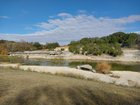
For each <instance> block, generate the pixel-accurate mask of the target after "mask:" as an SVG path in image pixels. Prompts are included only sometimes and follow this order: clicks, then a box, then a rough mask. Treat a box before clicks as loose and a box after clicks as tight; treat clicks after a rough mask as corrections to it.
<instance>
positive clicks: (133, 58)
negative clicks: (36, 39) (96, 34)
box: [11, 49, 140, 62]
mask: <svg viewBox="0 0 140 105" xmlns="http://www.w3.org/2000/svg"><path fill="white" fill-rule="evenodd" d="M35 52H37V51H29V52H28V53H24V52H23V53H17V54H16V53H15V54H11V56H15V55H18V56H23V57H25V58H26V57H27V55H28V56H29V58H35V59H36V58H43V59H68V60H94V61H99V60H105V61H122V62H123V61H125V62H140V50H131V49H123V54H122V55H121V56H117V57H112V56H109V55H104V54H103V55H101V56H93V55H91V56H86V55H80V54H77V55H76V54H72V53H70V52H63V53H62V54H60V55H48V54H45V51H39V53H40V54H39V53H35ZM41 52H42V53H41Z"/></svg>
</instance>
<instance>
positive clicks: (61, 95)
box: [2, 86, 140, 105]
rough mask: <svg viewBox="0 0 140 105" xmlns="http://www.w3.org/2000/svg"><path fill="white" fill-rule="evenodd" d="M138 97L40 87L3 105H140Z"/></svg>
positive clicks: (75, 89)
mask: <svg viewBox="0 0 140 105" xmlns="http://www.w3.org/2000/svg"><path fill="white" fill-rule="evenodd" d="M139 103H140V100H139V98H138V97H131V96H129V95H127V96H123V95H120V94H116V93H108V92H105V91H103V90H98V91H97V90H94V89H89V88H88V87H82V86H81V87H69V88H68V87H63V88H62V87H59V86H39V87H34V88H31V89H26V90H22V91H21V92H20V93H19V94H18V95H15V97H12V98H9V99H8V100H7V101H5V102H4V103H3V104H2V105H139Z"/></svg>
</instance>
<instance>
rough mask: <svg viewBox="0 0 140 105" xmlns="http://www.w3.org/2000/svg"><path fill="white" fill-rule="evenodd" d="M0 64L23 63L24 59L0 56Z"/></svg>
mask: <svg viewBox="0 0 140 105" xmlns="http://www.w3.org/2000/svg"><path fill="white" fill-rule="evenodd" d="M0 62H10V63H23V62H24V58H23V57H21V56H8V55H0Z"/></svg>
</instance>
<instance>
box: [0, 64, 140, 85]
mask: <svg viewBox="0 0 140 105" xmlns="http://www.w3.org/2000/svg"><path fill="white" fill-rule="evenodd" d="M0 67H13V68H17V67H18V68H19V69H21V70H30V71H36V72H44V73H51V74H65V75H67V74H73V75H77V76H82V77H83V78H85V79H94V80H97V81H102V82H106V83H113V84H116V85H122V86H134V87H140V73H138V72H131V71H112V74H110V75H109V74H106V75H105V74H99V73H93V72H90V71H83V70H79V69H75V68H69V67H56V66H26V65H25V66H24V65H20V66H19V65H18V64H0Z"/></svg>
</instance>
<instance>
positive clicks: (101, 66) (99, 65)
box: [96, 62, 111, 74]
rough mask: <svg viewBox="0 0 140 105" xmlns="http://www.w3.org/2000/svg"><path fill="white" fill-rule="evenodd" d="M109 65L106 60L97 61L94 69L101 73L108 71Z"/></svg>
mask: <svg viewBox="0 0 140 105" xmlns="http://www.w3.org/2000/svg"><path fill="white" fill-rule="evenodd" d="M110 69H111V65H109V64H108V63H107V62H99V63H97V65H96V71H97V72H99V73H103V74H108V73H110Z"/></svg>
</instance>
